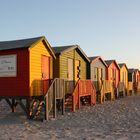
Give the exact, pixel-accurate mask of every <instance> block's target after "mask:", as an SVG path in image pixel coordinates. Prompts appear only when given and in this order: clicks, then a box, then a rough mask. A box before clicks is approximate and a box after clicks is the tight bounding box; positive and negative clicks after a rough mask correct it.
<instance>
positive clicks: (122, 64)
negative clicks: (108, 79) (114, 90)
mask: <svg viewBox="0 0 140 140" xmlns="http://www.w3.org/2000/svg"><path fill="white" fill-rule="evenodd" d="M118 65H119V67H120V68H122V67H123V66H125V67H126V69H127V70H128V68H127V65H126V64H125V63H119V64H118Z"/></svg>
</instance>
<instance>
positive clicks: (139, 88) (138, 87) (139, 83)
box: [137, 82, 140, 92]
mask: <svg viewBox="0 0 140 140" xmlns="http://www.w3.org/2000/svg"><path fill="white" fill-rule="evenodd" d="M137 91H138V92H140V82H138V84H137Z"/></svg>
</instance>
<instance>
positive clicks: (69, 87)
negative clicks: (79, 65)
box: [65, 80, 75, 94]
mask: <svg viewBox="0 0 140 140" xmlns="http://www.w3.org/2000/svg"><path fill="white" fill-rule="evenodd" d="M74 87H75V81H66V80H65V93H66V94H71V93H73V91H74Z"/></svg>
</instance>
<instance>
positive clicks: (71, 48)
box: [52, 45, 90, 62]
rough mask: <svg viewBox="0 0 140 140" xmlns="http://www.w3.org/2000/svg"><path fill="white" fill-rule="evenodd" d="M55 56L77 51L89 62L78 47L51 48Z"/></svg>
mask: <svg viewBox="0 0 140 140" xmlns="http://www.w3.org/2000/svg"><path fill="white" fill-rule="evenodd" d="M52 48H53V50H54V52H55V54H56V55H61V54H62V53H65V52H68V51H70V50H73V49H77V50H78V51H79V52H80V53H81V54H82V55H83V56H84V57H85V59H86V60H87V61H88V62H90V60H89V58H88V57H87V55H86V54H85V53H84V51H83V50H82V49H81V48H80V47H79V45H68V46H57V47H52Z"/></svg>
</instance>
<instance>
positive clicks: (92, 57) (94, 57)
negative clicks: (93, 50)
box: [88, 56, 99, 61]
mask: <svg viewBox="0 0 140 140" xmlns="http://www.w3.org/2000/svg"><path fill="white" fill-rule="evenodd" d="M98 57H99V56H91V57H88V58H89V59H90V61H94V60H95V59H96V58H98Z"/></svg>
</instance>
